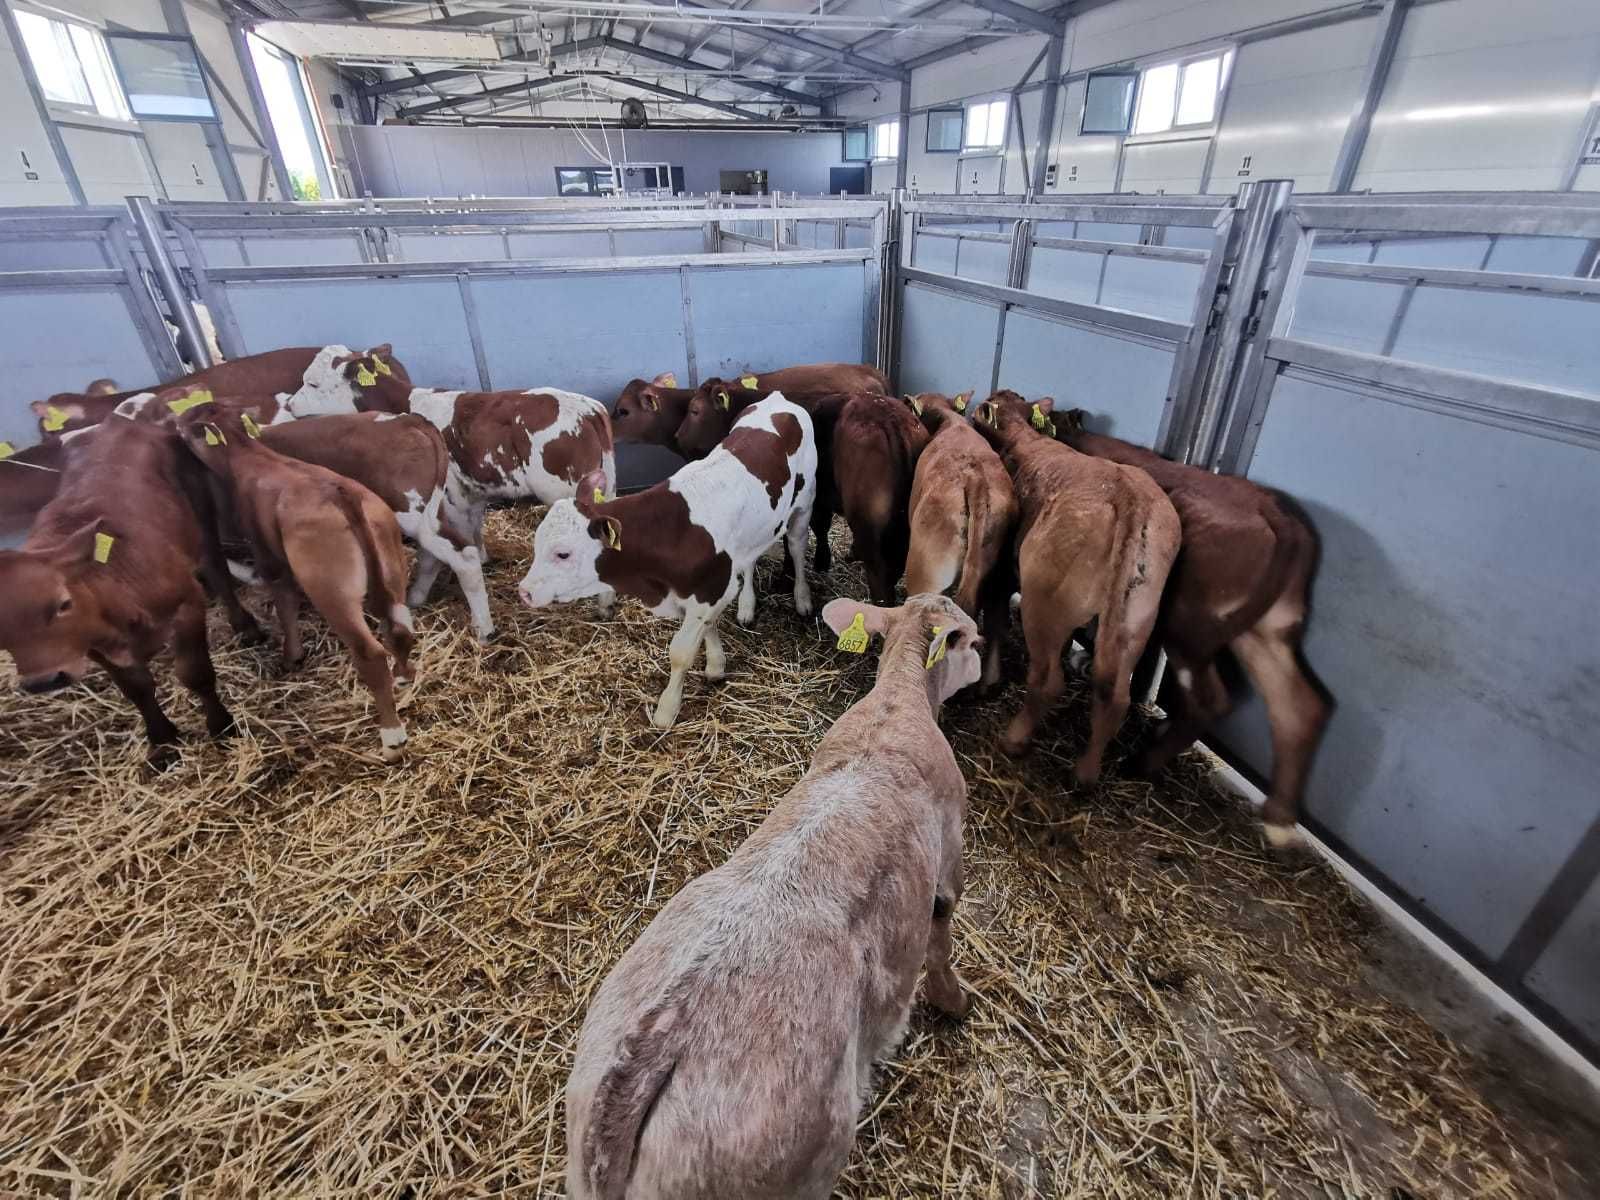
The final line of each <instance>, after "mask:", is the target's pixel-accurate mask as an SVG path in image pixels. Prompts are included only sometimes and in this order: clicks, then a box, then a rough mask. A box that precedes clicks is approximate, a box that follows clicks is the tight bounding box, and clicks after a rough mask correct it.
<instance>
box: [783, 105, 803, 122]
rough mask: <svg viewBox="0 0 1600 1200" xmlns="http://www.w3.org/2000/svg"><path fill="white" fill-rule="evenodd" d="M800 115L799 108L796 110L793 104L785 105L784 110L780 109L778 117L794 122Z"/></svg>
mask: <svg viewBox="0 0 1600 1200" xmlns="http://www.w3.org/2000/svg"><path fill="white" fill-rule="evenodd" d="M799 115H800V110H799V109H798V108H796V107H795V106H794V105H792V104H785V105H784V106H783V107H782V108H780V109H779V110H778V116H780V117H782V118H783V119H784V120H785V121H790V120H793V119H794V118H795V117H798V116H799Z"/></svg>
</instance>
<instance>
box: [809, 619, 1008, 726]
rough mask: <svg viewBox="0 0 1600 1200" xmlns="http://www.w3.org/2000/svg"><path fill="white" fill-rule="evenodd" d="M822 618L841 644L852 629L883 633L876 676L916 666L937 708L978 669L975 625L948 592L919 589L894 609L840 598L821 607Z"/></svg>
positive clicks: (975, 679) (980, 654) (973, 680)
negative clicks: (880, 655) (916, 593)
mask: <svg viewBox="0 0 1600 1200" xmlns="http://www.w3.org/2000/svg"><path fill="white" fill-rule="evenodd" d="M822 620H823V623H824V624H826V625H827V626H828V628H829V629H831V630H833V632H834V633H836V634H838V635H839V636H840V638H841V644H842V642H843V640H844V638H845V637H846V635H847V634H849V633H851V632H854V633H855V634H857V635H859V634H862V633H865V634H866V635H868V636H870V635H873V634H876V635H878V636H880V637H882V638H883V641H884V646H883V655H882V657H881V658H880V659H879V660H878V675H879V677H880V678H882V677H883V676H884V674H885V672H887V671H888V670H890V669H891V667H892V669H894V670H896V671H898V672H901V673H902V674H904V673H907V672H910V671H914V670H917V669H918V666H919V664H920V672H921V678H922V679H923V680H924V681H925V682H926V684H927V688H928V699H929V701H930V703H931V704H932V705H933V707H935V708H937V707H938V706H939V705H940V704H943V703H944V702H945V701H946V700H948V699H949V698H950V697H951V696H953V695H955V694H956V693H957V692H959V691H960V690H961V689H962V688H964V687H968V686H970V685H971V684H974V683H977V682H978V679H979V677H980V676H981V675H982V674H983V639H982V638H981V637H979V636H978V626H977V624H976V623H975V622H974V621H973V619H972V618H971V617H969V616H968V615H967V614H966V613H964V612H963V611H961V608H960V607H959V606H958V605H957V604H956V602H955V601H954V600H951V599H950V598H949V597H948V596H940V595H936V594H934V593H932V592H923V593H921V594H920V595H916V596H911V597H908V598H907V600H906V602H905V603H904V604H902V605H900V606H898V607H896V608H883V607H880V606H879V605H876V604H867V603H864V602H863V601H859V600H848V599H844V598H840V599H838V600H830V601H828V603H827V604H825V605H823V606H822Z"/></svg>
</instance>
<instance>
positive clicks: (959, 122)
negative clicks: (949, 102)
mask: <svg viewBox="0 0 1600 1200" xmlns="http://www.w3.org/2000/svg"><path fill="white" fill-rule="evenodd" d="M965 123H966V113H964V112H963V111H962V110H961V109H959V108H936V109H933V110H932V111H931V112H929V113H928V137H927V141H926V148H927V150H928V151H929V152H931V153H934V154H953V153H956V152H957V151H959V150H960V149H961V128H962V126H963V125H964V124H965Z"/></svg>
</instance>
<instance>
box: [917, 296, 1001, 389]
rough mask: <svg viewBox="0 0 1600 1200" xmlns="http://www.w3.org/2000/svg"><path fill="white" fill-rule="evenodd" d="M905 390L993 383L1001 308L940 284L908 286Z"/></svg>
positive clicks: (963, 386)
mask: <svg viewBox="0 0 1600 1200" xmlns="http://www.w3.org/2000/svg"><path fill="white" fill-rule="evenodd" d="M903 297H904V299H903V301H902V303H903V305H904V309H903V314H902V317H901V322H902V326H901V334H900V346H901V353H900V374H899V380H900V390H901V391H905V392H943V393H945V394H946V395H954V394H955V393H957V392H963V391H967V390H969V389H970V390H972V391H975V392H978V393H979V394H982V392H983V390H984V389H985V388H986V387H988V385H989V378H990V372H991V370H992V364H993V362H994V356H995V347H996V345H997V344H998V342H999V338H1000V306H999V305H998V304H989V303H984V302H983V301H979V300H974V299H970V298H968V297H966V296H961V295H956V294H955V293H952V292H947V291H943V290H940V289H936V288H930V287H924V286H921V285H918V284H915V283H908V284H906V285H905V286H904V288H903Z"/></svg>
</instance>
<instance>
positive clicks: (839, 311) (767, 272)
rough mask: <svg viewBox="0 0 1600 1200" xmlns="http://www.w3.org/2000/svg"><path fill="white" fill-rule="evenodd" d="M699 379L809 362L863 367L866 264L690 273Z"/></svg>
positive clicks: (752, 268) (750, 268) (763, 267)
mask: <svg viewBox="0 0 1600 1200" xmlns="http://www.w3.org/2000/svg"><path fill="white" fill-rule="evenodd" d="M688 279H689V294H690V298H691V303H692V306H693V311H694V347H695V357H696V360H697V363H698V367H699V377H700V378H701V379H707V378H709V377H711V376H713V375H719V376H724V377H727V376H736V375H738V374H740V373H741V372H744V371H747V370H750V369H752V368H757V369H759V368H767V369H771V368H772V367H777V366H789V365H791V364H794V363H810V362H860V361H861V352H862V329H863V326H864V324H865V322H866V316H867V314H866V312H865V311H864V307H863V306H864V304H865V303H866V296H865V293H864V291H863V288H862V269H861V266H860V264H859V263H854V264H851V263H823V264H811V265H795V266H786V265H773V266H751V267H742V268H738V269H729V268H720V269H713V270H695V269H691V270H690V272H689V276H688Z"/></svg>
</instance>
